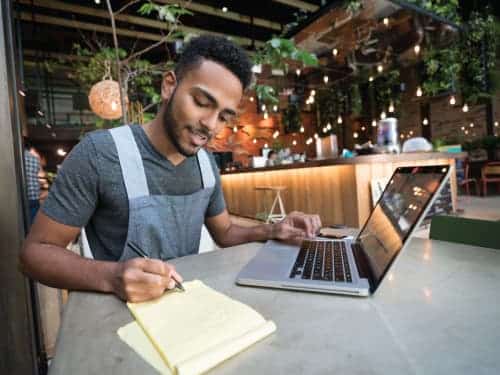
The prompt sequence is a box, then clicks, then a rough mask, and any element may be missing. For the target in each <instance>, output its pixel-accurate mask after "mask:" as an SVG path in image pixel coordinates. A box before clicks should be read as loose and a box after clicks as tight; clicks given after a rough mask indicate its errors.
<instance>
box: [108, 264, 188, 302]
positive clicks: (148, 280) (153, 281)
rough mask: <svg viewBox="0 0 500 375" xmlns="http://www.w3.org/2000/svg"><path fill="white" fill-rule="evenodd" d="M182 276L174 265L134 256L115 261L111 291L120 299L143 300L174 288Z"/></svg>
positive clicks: (158, 295) (156, 296)
mask: <svg viewBox="0 0 500 375" xmlns="http://www.w3.org/2000/svg"><path fill="white" fill-rule="evenodd" d="M175 280H177V281H179V282H182V277H181V276H180V275H179V274H178V273H177V272H176V270H175V268H174V266H172V265H171V264H168V263H166V262H163V261H161V260H158V259H146V258H134V259H130V260H127V261H126V262H119V263H117V269H116V274H115V278H114V283H113V284H114V285H113V291H114V293H115V294H116V295H117V296H118V297H119V298H121V299H122V300H125V301H129V302H143V301H147V300H151V299H154V298H158V297H160V296H161V295H162V294H163V293H164V292H165V290H166V289H173V288H175Z"/></svg>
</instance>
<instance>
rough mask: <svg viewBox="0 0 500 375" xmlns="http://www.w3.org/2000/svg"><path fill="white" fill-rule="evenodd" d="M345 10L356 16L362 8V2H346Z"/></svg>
mask: <svg viewBox="0 0 500 375" xmlns="http://www.w3.org/2000/svg"><path fill="white" fill-rule="evenodd" d="M344 6H345V9H346V10H347V11H349V12H351V13H352V14H356V13H357V12H359V11H360V10H361V9H362V8H363V0H346V2H345V5H344Z"/></svg>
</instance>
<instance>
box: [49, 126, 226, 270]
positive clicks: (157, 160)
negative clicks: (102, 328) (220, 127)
mask: <svg viewBox="0 0 500 375" xmlns="http://www.w3.org/2000/svg"><path fill="white" fill-rule="evenodd" d="M132 132H133V134H134V138H135V141H136V143H137V146H138V148H139V152H140V153H141V155H142V160H143V164H144V171H145V173H146V180H147V183H148V188H149V193H150V194H151V195H188V194H192V193H195V192H196V191H198V190H201V189H202V188H203V184H202V178H201V172H200V167H199V165H198V161H197V158H196V156H192V157H188V158H186V159H185V160H184V161H183V162H182V163H180V164H179V165H177V166H174V165H173V164H172V163H171V162H170V161H169V160H168V159H166V158H165V157H164V156H163V155H162V154H160V153H159V152H158V151H157V150H156V149H155V148H154V147H153V145H152V144H151V143H150V142H149V139H148V138H147V136H146V133H145V132H144V130H143V129H142V127H141V126H139V125H132ZM209 154H210V153H209ZM210 161H211V163H212V168H213V171H214V175H215V181H216V183H215V188H214V191H213V193H212V197H211V198H210V203H209V205H208V208H207V211H206V213H205V216H206V217H212V216H215V215H218V214H220V213H222V212H223V211H224V209H225V202H224V196H223V193H222V188H221V182H220V175H219V171H218V168H217V165H216V164H215V161H214V158H213V156H212V155H211V154H210ZM42 210H43V212H44V213H45V214H46V215H47V216H49V217H50V218H52V219H53V220H55V221H57V222H59V223H62V224H66V225H70V226H73V227H83V226H85V233H86V234H87V238H88V241H89V245H90V248H91V249H92V250H93V251H96V252H98V253H100V254H105V255H106V257H107V259H109V260H114V259H116V258H115V257H114V256H113V255H112V254H113V253H114V254H120V253H121V251H122V249H123V247H124V244H125V240H126V238H127V228H128V198H127V191H126V189H125V183H124V182H123V177H122V172H121V168H120V162H119V158H118V153H117V150H116V146H115V143H114V141H113V138H112V137H111V134H110V133H109V132H108V131H107V130H98V131H94V132H91V133H89V134H87V135H86V136H85V137H84V138H83V139H82V141H81V142H80V143H79V144H77V145H76V146H75V147H74V148H73V150H72V151H71V152H70V153H69V155H68V156H67V158H66V160H65V161H64V163H63V164H62V166H61V168H60V170H59V172H58V174H57V178H56V180H55V182H54V184H53V185H52V187H51V189H50V193H49V196H48V197H47V199H46V201H45V203H44V204H43V207H42Z"/></svg>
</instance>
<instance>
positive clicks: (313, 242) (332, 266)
mask: <svg viewBox="0 0 500 375" xmlns="http://www.w3.org/2000/svg"><path fill="white" fill-rule="evenodd" d="M449 176H450V167H449V166H443V165H439V166H422V167H401V168H397V169H396V171H395V172H394V174H393V175H392V177H391V179H390V180H389V183H388V184H387V186H386V187H385V190H384V192H383V193H382V195H381V197H380V199H379V200H378V202H377V204H376V206H375V208H374V209H373V211H372V212H371V214H370V216H369V218H368V220H367V221H366V223H365V225H364V226H363V229H361V231H360V232H359V234H358V236H357V237H356V238H353V237H346V238H344V239H342V240H332V239H326V238H320V237H317V238H315V239H310V240H305V241H304V242H303V243H302V246H301V247H300V248H299V247H297V246H290V245H286V244H284V243H281V242H277V241H268V242H267V243H266V244H265V245H264V246H263V248H262V249H261V250H260V251H259V252H258V253H257V255H256V256H255V257H254V258H253V259H252V260H251V261H250V262H249V263H248V264H247V265H246V266H245V267H244V268H243V270H242V271H241V272H240V273H239V275H238V277H237V281H236V282H237V283H238V284H240V285H249V286H260V287H270V288H282V289H294V290H303V291H309V292H322V293H335V294H349V295H356V296H368V295H370V294H372V293H374V292H375V291H376V290H377V288H378V287H379V286H380V284H381V282H382V280H383V279H384V276H385V275H386V274H387V273H388V271H389V269H390V267H391V266H392V265H393V264H394V260H395V259H396V258H397V256H398V255H399V254H400V253H401V252H402V250H403V249H404V247H405V245H406V244H407V243H408V242H409V240H410V237H411V235H412V234H413V232H414V231H415V229H416V228H418V226H419V225H420V223H421V221H422V220H423V218H424V217H425V215H426V212H427V211H428V210H429V208H430V207H431V206H432V204H433V203H434V201H435V199H436V198H437V197H438V196H439V193H440V191H441V190H442V188H443V186H444V185H445V183H446V182H447V181H448V179H449Z"/></svg>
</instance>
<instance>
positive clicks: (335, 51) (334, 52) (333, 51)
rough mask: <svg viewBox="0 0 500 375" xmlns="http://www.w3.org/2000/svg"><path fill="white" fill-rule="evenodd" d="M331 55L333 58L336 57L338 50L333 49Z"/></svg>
mask: <svg viewBox="0 0 500 375" xmlns="http://www.w3.org/2000/svg"><path fill="white" fill-rule="evenodd" d="M332 54H333V56H337V55H338V54H339V50H338V49H337V48H334V49H333V50H332Z"/></svg>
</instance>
